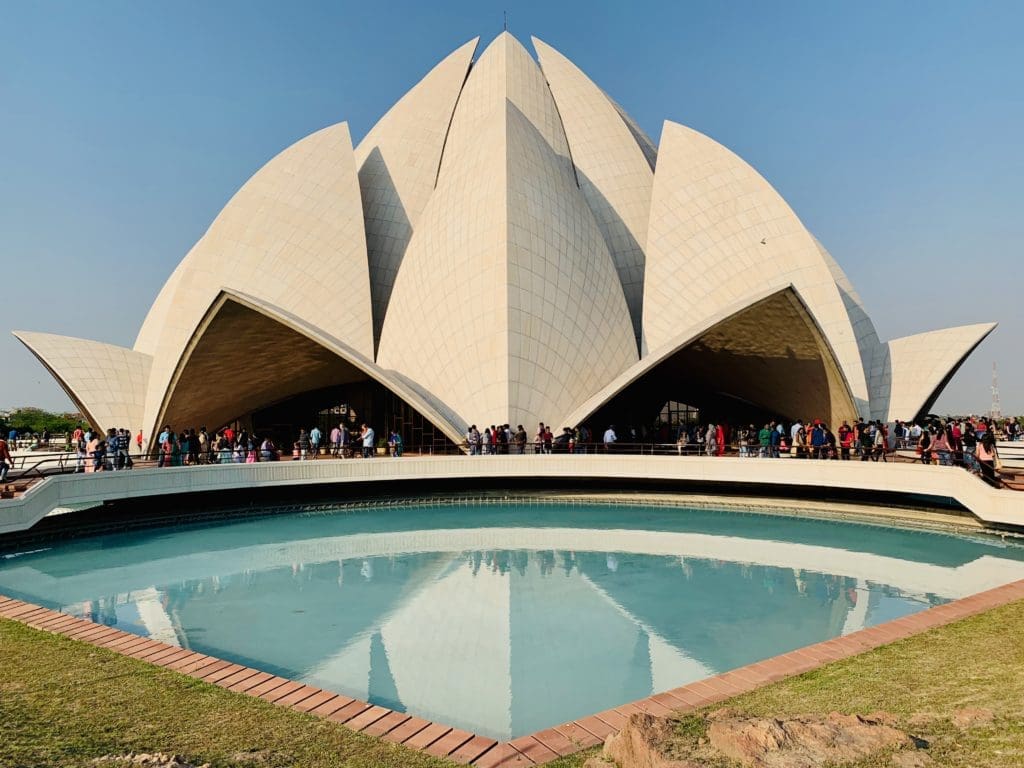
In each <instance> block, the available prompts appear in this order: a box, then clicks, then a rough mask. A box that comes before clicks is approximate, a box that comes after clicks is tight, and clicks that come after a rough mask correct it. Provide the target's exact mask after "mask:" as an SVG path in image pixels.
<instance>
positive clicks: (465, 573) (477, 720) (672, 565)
mask: <svg viewBox="0 0 1024 768" xmlns="http://www.w3.org/2000/svg"><path fill="white" fill-rule="evenodd" d="M891 594H893V595H895V596H897V597H900V593H899V591H898V590H892V591H891ZM132 597H133V595H123V596H120V597H116V598H111V599H107V600H100V601H96V602H94V603H93V605H95V606H96V610H97V611H98V612H99V613H101V614H103V613H106V614H109V613H111V612H112V610H113V605H114V604H115V603H118V602H121V603H127V602H128V601H130V600H131V599H132ZM884 599H886V593H885V592H883V591H881V590H878V589H877V588H875V589H869V588H868V585H867V584H866V583H864V582H862V581H858V580H857V579H856V578H853V577H849V576H835V575H828V574H822V573H818V572H812V571H806V570H801V569H795V570H794V569H791V568H780V567H775V566H765V565H752V564H749V563H736V562H730V561H726V560H723V559H715V560H708V559H701V558H695V557H689V556H687V557H680V556H669V555H645V554H637V553H624V552H593V551H580V552H577V551H561V550H559V551H556V550H544V551H528V550H513V551H509V550H473V551H468V552H455V553H451V552H432V553H418V554H407V555H387V556H379V557H355V558H351V559H342V560H331V561H327V562H320V563H299V562H296V563H292V564H289V565H281V566H278V567H275V568H272V569H269V570H265V571H255V570H252V569H249V570H244V571H240V572H239V573H237V574H234V575H231V576H224V577H219V578H216V579H215V578H212V577H211V578H208V579H194V580H188V581H185V582H182V583H179V584H177V585H173V586H169V587H167V588H166V590H165V591H164V592H163V593H162V600H161V604H162V606H163V610H164V612H165V615H166V617H167V618H166V623H167V624H169V625H170V626H173V627H174V632H175V634H176V637H177V640H178V642H180V643H181V644H182V645H186V646H188V647H191V648H195V649H197V650H201V651H203V652H207V653H211V654H213V655H216V656H221V657H226V658H230V659H234V660H237V661H241V662H245V663H249V664H252V665H254V666H260V667H262V668H264V669H268V670H269V671H273V672H277V673H279V674H282V675H285V676H288V677H294V678H297V679H302V680H305V681H307V682H310V683H313V684H317V685H321V686H324V687H327V688H329V689H332V690H339V691H341V692H344V693H347V694H349V695H354V696H358V697H360V698H364V699H367V698H368V699H371V700H373V701H374V702H377V703H380V704H381V705H383V706H387V707H390V708H393V709H401V710H408V711H412V712H415V713H417V714H420V715H423V716H426V717H433V718H435V719H438V720H441V721H443V722H448V723H451V724H453V725H456V726H460V727H464V728H467V729H470V730H473V731H476V732H480V731H483V732H489V733H492V734H493V735H497V736H503V737H509V736H511V735H513V734H518V733H522V732H529V731H531V730H535V729H539V728H543V727H546V726H548V725H551V724H552V723H553V722H561V721H564V720H565V719H567V718H569V717H576V716H582V715H585V714H588V713H590V712H592V711H594V710H595V704H594V702H595V701H599V702H604V703H603V704H602V706H614V705H616V704H620V703H624V702H626V701H631V700H633V699H638V698H642V697H644V696H647V695H649V694H650V693H652V692H654V691H658V690H666V689H669V688H673V687H675V686H678V685H681V684H684V683H686V682H690V681H693V680H697V679H700V678H703V677H707V676H709V675H712V674H715V673H717V672H721V671H724V670H727V669H731V668H733V667H736V666H740V665H743V664H746V663H750V662H751V661H754V660H757V659H759V658H765V657H768V656H772V655H775V654H777V653H783V652H785V651H788V650H792V649H793V648H797V647H801V646H803V645H807V644H809V643H813V642H817V641H820V640H825V639H828V638H830V637H834V636H836V635H839V634H841V633H843V632H844V631H852V630H854V629H858V628H860V627H861V626H864V625H865V624H867V623H871V618H870V616H871V604H872V601H874V602H876V603H877V602H879V601H880V600H884ZM901 599H902V598H901ZM304 606H316V609H315V610H314V609H312V608H308V607H304ZM239 627H244V628H245V630H244V632H239V631H238V630H239ZM752 638H757V642H756V645H753V646H752V644H751V639H752ZM467 696H468V697H470V699H469V700H472V701H474V702H475V704H474V706H473V708H472V711H465V710H462V711H460V710H459V709H458V708H457V706H456V705H457V702H459V701H460V700H463V699H464V697H467ZM496 728H497V730H496Z"/></svg>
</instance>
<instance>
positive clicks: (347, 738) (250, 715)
mask: <svg viewBox="0 0 1024 768" xmlns="http://www.w3.org/2000/svg"><path fill="white" fill-rule="evenodd" d="M729 706H731V707H734V708H737V709H740V710H742V711H745V712H749V713H751V714H758V715H795V714H813V713H827V712H830V711H833V710H837V711H840V712H847V713H860V714H867V713H869V712H873V711H876V710H886V711H889V712H892V713H894V714H896V715H897V716H898V717H899V718H900V720H901V723H902V724H903V726H904V727H905V728H907V730H909V731H910V732H911V733H913V734H914V735H915V736H920V737H922V738H925V739H926V740H928V741H929V743H930V744H931V746H930V748H929V750H928V754H929V755H930V756H931V757H932V759H933V760H934V761H935V762H934V764H935V765H937V766H964V767H965V768H966V767H967V766H991V767H992V768H1002V767H1003V766H1024V601H1020V602H1017V603H1013V604H1011V605H1008V606H1005V607H1003V608H999V609H996V610H994V611H990V612H988V613H986V614H983V615H980V616H975V617H972V618H969V619H966V620H964V621H961V622H958V623H956V624H952V625H949V626H946V627H941V628H939V629H935V630H932V631H930V632H926V633H924V634H922V635H918V636H917V637H913V638H910V639H908V640H903V641H900V642H898V643H894V644H893V645H889V646H886V647H884V648H879V649H876V650H874V651H870V652H868V653H865V654H863V655H861V656H857V657H854V658H852V659H848V660H846V661H841V662H836V663H834V664H830V665H828V666H826V667H822V668H821V669H819V670H816V671H814V672H810V673H807V674H804V675H801V676H799V677H796V678H792V679H789V680H785V681H783V682H781V683H776V684H775V685H771V686H768V687H766V688H762V689H760V690H758V691H755V692H753V693H750V694H747V695H745V696H741V697H739V698H737V699H734V700H732V701H731V702H729ZM963 707H985V708H988V709H991V710H993V711H994V712H995V714H996V719H995V722H994V723H993V724H992V725H990V726H985V727H981V728H975V729H970V730H966V731H963V730H960V729H957V728H955V727H954V726H953V725H952V723H951V722H950V719H949V718H950V715H951V714H952V712H953V711H954V710H956V709H959V708H963ZM915 715H916V716H917V717H916V718H914V716H915ZM911 722H913V723H914V725H911ZM687 723H689V724H690V725H691V726H692V720H687V721H686V722H684V723H683V724H681V725H680V733H681V734H684V732H686V730H687V728H686V725H687ZM0 729H2V730H0V766H51V765H54V766H79V765H87V764H88V763H89V762H90V761H91V760H92V759H94V758H96V757H99V756H102V755H107V754H121V753H124V752H128V751H131V750H134V751H144V752H157V751H159V752H169V753H177V754H180V755H183V756H184V757H186V758H188V759H190V760H191V761H192V762H195V763H202V762H209V763H211V764H212V765H213V766H253V765H258V766H295V767H296V768H299V767H301V766H325V767H326V766H409V767H410V768H415V767H416V766H440V765H450V764H449V763H446V762H444V761H440V760H435V759H433V758H429V757H426V756H423V755H420V754H417V753H414V752H411V751H409V750H406V749H403V748H401V747H397V746H394V745H391V744H388V743H386V742H383V741H380V740H378V739H374V738H371V737H366V736H361V735H359V734H356V733H352V732H351V731H348V730H346V729H345V728H344V727H343V726H339V725H336V724H333V723H328V722H325V721H323V720H320V719H318V718H315V717H313V716H310V715H303V714H300V713H296V712H291V711H289V710H286V709H283V708H280V707H275V706H273V705H270V704H266V703H264V702H262V701H259V700H257V699H253V698H251V697H248V696H244V695H241V694H234V693H230V692H228V691H225V690H223V689H221V688H218V687H216V686H213V685H207V684H205V683H201V682H199V681H196V680H193V679H191V678H188V677H185V676H184V675H179V674H176V673H174V672H170V671H168V670H163V669H158V668H156V667H152V666H150V665H148V664H145V663H144V662H140V661H137V660H135V659H129V658H125V657H122V656H118V655H117V654H115V653H113V652H110V651H106V650H103V649H99V648H93V647H92V646H90V645H87V644H85V643H79V642H76V641H73V640H68V639H66V638H62V637H58V636H55V635H51V634H48V633H45V632H41V631H37V630H33V629H30V628H28V627H25V626H23V625H21V624H18V623H17V622H13V621H8V620H3V619H0ZM689 730H690V731H691V732H692V730H693V729H692V727H691V728H690V729H689ZM681 738H684V736H683V735H681ZM247 752H255V753H258V755H257V758H258V759H253V758H251V757H247V756H246V755H244V754H240V753H247ZM594 753H595V750H591V751H590V752H587V753H583V754H581V755H576V756H573V757H570V758H565V759H563V760H559V761H557V762H555V763H552V764H551V765H552V766H553V768H570V766H571V767H578V766H582V765H583V763H584V762H585V760H586V758H587V757H589V756H590V755H592V754H594ZM876 765H877V766H883V765H884V766H889V767H890V768H891V765H892V763H891V762H889V758H888V757H884V758H879V759H878V760H876V761H874V762H872V761H868V762H865V763H862V764H861V766H862V767H863V768H867V767H868V766H871V767H872V768H873V767H874V766H876Z"/></svg>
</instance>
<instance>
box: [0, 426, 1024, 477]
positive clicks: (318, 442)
mask: <svg viewBox="0 0 1024 768" xmlns="http://www.w3.org/2000/svg"><path fill="white" fill-rule="evenodd" d="M531 432H532V434H531V433H529V432H527V430H526V428H525V427H524V426H523V425H522V424H519V425H517V426H516V428H515V429H513V428H512V427H511V426H510V425H509V424H498V425H496V424H492V425H490V426H486V427H484V429H483V430H482V431H481V430H480V429H479V428H478V427H477V426H476V425H475V424H473V425H471V426H470V427H469V429H467V431H466V434H465V444H464V445H463V446H461V447H462V448H463V449H464V450H465V451H466V452H467V453H468V454H469V455H471V456H484V455H505V454H520V455H521V454H526V453H537V454H551V453H591V452H604V453H629V452H634V451H636V452H643V451H644V450H645V449H650V450H651V451H652V452H660V453H669V452H672V449H673V447H674V452H675V453H676V454H678V455H705V456H725V455H727V454H728V455H738V456H739V457H741V458H782V457H787V458H796V459H817V460H837V461H850V460H859V461H875V462H877V461H883V462H884V461H888V460H889V459H890V458H891V457H892V455H893V453H894V452H896V451H902V452H904V457H905V458H906V457H907V454H909V453H910V452H913V454H914V455H915V458H916V460H918V461H920V462H922V463H924V464H936V465H942V466H959V467H963V468H965V469H967V470H969V471H971V472H974V473H976V474H979V475H980V476H981V477H982V478H983V479H984V480H985V481H986V482H989V483H992V484H997V480H996V470H997V469H998V466H997V465H998V461H999V459H998V453H997V449H996V441H997V440H1000V441H1003V440H1010V441H1013V440H1021V441H1024V425H1022V424H1021V423H1020V422H1018V420H1017V419H1016V418H1011V419H1007V420H1005V421H997V420H993V419H989V418H985V417H950V418H946V419H938V418H930V419H928V420H925V421H923V422H921V423H919V422H917V421H910V422H903V421H896V422H894V423H886V422H882V421H877V420H876V421H866V420H864V419H857V420H855V421H854V422H853V423H852V424H851V423H849V422H848V421H843V423H842V424H841V425H840V426H839V427H838V428H836V429H834V430H833V429H832V428H830V426H829V425H828V424H826V423H825V422H824V421H823V420H821V419H808V420H806V421H805V420H802V419H797V420H796V421H795V422H793V423H791V424H784V423H782V422H778V421H768V422H766V423H764V424H763V425H762V426H761V427H760V428H758V427H756V426H755V425H754V424H747V425H744V426H739V427H732V426H730V425H729V424H728V423H725V422H720V423H717V424H715V423H707V424H697V423H691V424H683V425H677V426H670V425H667V424H661V425H659V426H658V427H656V428H655V429H654V430H651V431H648V430H644V429H641V430H637V429H636V428H634V427H630V428H627V429H626V430H624V439H620V437H619V434H618V431H617V430H616V427H615V425H614V424H611V425H609V426H608V427H607V428H606V429H605V430H604V431H603V433H600V434H599V435H595V433H593V432H592V431H591V429H590V428H589V427H588V426H586V425H580V426H577V427H562V428H561V429H555V428H552V426H551V425H548V424H544V423H540V424H538V426H537V429H536V430H535V431H534V430H531ZM673 438H674V442H672V441H673ZM70 443H71V448H72V450H73V451H74V452H75V454H76V470H77V471H80V472H100V471H119V470H125V469H131V468H132V466H133V465H134V463H135V460H136V459H134V458H133V453H134V456H135V457H136V458H138V457H140V456H145V457H149V458H151V459H155V460H156V464H157V466H158V467H179V466H190V465H201V464H232V463H235V464H243V463H248V464H252V463H256V462H265V461H279V460H281V459H282V458H291V459H295V460H299V461H306V460H315V459H318V458H320V457H327V456H330V457H333V458H356V457H362V458H369V457H372V456H375V455H377V454H378V452H381V453H384V452H386V453H387V454H388V455H390V456H392V457H395V458H398V457H401V456H402V455H403V453H404V450H405V445H404V442H403V439H402V435H401V434H400V433H399V432H398V431H396V430H392V431H390V432H389V434H388V437H387V439H386V441H385V440H381V441H380V442H379V443H378V442H377V437H376V432H375V430H374V429H373V427H371V426H369V425H367V424H365V423H364V424H361V425H360V427H359V428H358V429H355V428H349V427H348V426H346V425H345V424H344V423H339V424H338V425H336V426H334V427H333V428H332V429H331V430H330V432H329V434H327V435H324V433H323V432H322V431H321V430H320V428H319V427H317V426H314V427H312V428H311V429H309V430H306V429H301V430H300V431H299V434H298V437H297V439H296V440H294V442H293V443H292V445H291V451H290V456H289V455H288V451H287V448H282V447H279V446H278V445H277V444H276V443H275V442H274V440H273V439H272V438H271V437H270V436H269V435H262V436H260V435H257V434H255V433H252V432H249V431H247V430H246V429H235V428H232V427H225V428H224V429H221V430H217V431H214V432H212V433H211V432H210V431H208V430H207V429H206V427H201V428H199V429H198V430H196V429H194V428H187V429H184V430H182V431H180V432H176V431H174V430H173V429H171V427H170V426H165V427H164V428H163V429H162V430H161V431H160V434H159V435H158V436H157V438H156V441H155V444H154V445H152V446H150V450H149V451H148V452H147V451H146V450H145V441H144V439H143V435H142V433H141V432H139V433H138V434H137V435H136V436H135V437H134V438H133V437H132V434H131V432H129V431H128V430H127V429H109V430H107V432H105V433H102V432H99V431H95V430H92V429H91V428H79V429H76V430H75V431H74V433H73V434H72V435H71V437H70ZM133 445H134V451H133ZM12 464H13V460H12V459H11V452H10V448H9V445H8V442H6V441H4V440H3V439H2V438H0V482H3V481H4V480H5V479H6V476H7V472H8V470H9V468H10V467H11V465H12Z"/></svg>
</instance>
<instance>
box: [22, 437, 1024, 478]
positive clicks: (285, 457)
mask: <svg viewBox="0 0 1024 768" xmlns="http://www.w3.org/2000/svg"><path fill="white" fill-rule="evenodd" d="M520 447H521V448H522V450H521V451H520ZM1014 447H1015V446H1014ZM501 448H506V449H507V450H500V449H501ZM322 450H326V453H325V454H322V455H319V456H316V457H313V456H307V458H306V460H309V461H325V460H331V459H335V460H341V459H340V458H339V457H338V456H337V455H335V454H332V448H331V447H328V448H326V449H322ZM379 450H380V449H379V447H378V448H377V449H375V450H373V452H372V453H371V456H372V457H390V451H389V449H387V448H385V449H384V451H383V453H380V452H378V451H379ZM810 451H813V449H808V453H809V452H810ZM841 451H842V446H837V447H836V449H835V453H836V455H832V454H831V453H830V454H829V455H828V456H827V457H813V458H812V455H803V456H801V458H804V459H807V460H811V461H816V460H822V461H823V460H839V458H840V455H839V454H840V453H841ZM218 453H219V452H218V451H217V450H216V449H215V450H214V451H207V452H206V453H205V454H203V455H202V456H201V457H200V460H199V461H198V462H194V463H192V462H189V461H188V458H187V456H185V455H182V456H180V457H179V461H178V463H177V464H174V466H204V465H205V466H212V465H218V464H229V463H231V464H233V463H245V462H244V461H243V462H239V461H238V460H237V459H236V458H235V454H234V453H233V454H232V461H230V462H224V461H220V460H219V459H218V457H217V454H218ZM548 453H552V454H568V453H573V454H574V455H623V456H626V455H641V456H677V457H680V458H687V457H695V456H708V455H709V454H708V453H707V451H706V450H705V447H704V446H703V445H702V444H699V443H686V444H680V443H655V442H635V443H634V442H615V443H612V444H610V445H605V444H604V443H599V442H589V443H580V444H573V446H572V450H571V451H570V450H569V447H568V446H565V445H562V444H557V443H555V444H552V446H551V449H550V450H547V449H546V448H545V447H544V445H543V444H538V443H536V442H535V441H531V442H527V443H526V444H525V445H522V446H520V445H519V444H516V443H512V444H509V445H507V446H501V445H499V451H498V452H496V453H492V452H491V451H490V450H488V451H487V452H481V453H480V454H478V455H479V456H480V457H481V458H483V457H486V456H516V455H544V454H548ZM1022 453H1024V446H1022ZM849 454H850V460H864V456H863V452H862V450H861V448H860V446H858V445H852V446H851V447H850V451H849ZM402 455H404V456H466V455H477V454H472V453H471V452H470V448H469V445H468V443H466V442H462V443H460V444H448V445H446V446H437V445H433V444H427V445H422V446H405V447H404V449H403V452H402ZM715 455H726V456H730V457H734V458H737V457H738V458H751V459H754V458H796V457H794V456H793V454H792V453H791V451H789V450H787V451H778V452H777V453H775V452H773V450H772V448H771V447H767V448H764V447H762V446H761V445H760V443H759V442H754V443H750V444H740V443H729V444H727V445H726V446H725V447H724V450H723V451H722V453H721V454H718V453H717V452H716V454H715ZM278 456H279V458H278V459H277V460H279V461H295V460H302V457H301V456H300V455H291V454H289V453H287V452H284V451H281V450H279V451H278ZM129 457H130V459H131V462H130V465H131V466H126V467H123V468H120V469H117V468H116V464H117V460H118V456H117V455H116V454H112V455H107V456H105V457H104V459H103V466H102V469H99V470H97V471H130V470H131V469H132V468H143V467H145V468H156V467H159V466H160V465H161V464H163V465H164V466H172V463H171V461H170V459H169V457H168V456H166V455H164V461H163V462H161V460H160V459H161V452H159V451H157V452H151V451H150V452H139V451H134V452H131V453H129ZM361 457H362V449H361V447H360V446H358V445H352V444H349V445H347V446H345V456H344V460H355V459H357V458H361ZM868 457H869V458H870V457H874V458H875V460H885V461H888V460H893V461H901V462H919V461H921V457H920V456H919V455H917V454H916V453H915V452H914V449H913V448H888V447H887V448H885V449H884V450H883V451H882V452H878V453H876V452H875V451H874V450H872V451H871V452H870V453H869V454H868ZM1013 458H1016V457H1013ZM13 460H14V461H13V464H14V466H13V467H12V468H11V470H10V472H9V474H8V478H7V483H8V484H13V485H17V484H19V483H22V484H24V483H25V481H29V484H31V483H34V482H35V481H37V480H40V479H42V478H44V477H47V476H49V475H59V474H72V473H77V472H87V471H88V470H87V469H86V466H87V465H91V464H94V463H95V459H94V458H93V457H90V456H80V455H79V454H78V453H77V452H74V451H71V452H68V451H63V452H57V453H48V454H42V455H40V454H38V453H36V454H18V455H16V456H13ZM264 460H265V459H264V458H263V454H262V451H260V450H257V451H256V461H257V462H258V463H262V462H263V461H264ZM954 466H956V465H954ZM1002 475H1003V476H1004V482H1003V487H1006V488H1013V489H1014V490H1024V484H1021V483H1017V482H1015V481H1014V480H1013V478H1014V477H1015V475H1016V473H1014V472H1013V470H1008V471H1004V472H1003V473H1002ZM1007 480H1009V482H1006V481H1007Z"/></svg>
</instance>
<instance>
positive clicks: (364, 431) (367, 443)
mask: <svg viewBox="0 0 1024 768" xmlns="http://www.w3.org/2000/svg"><path fill="white" fill-rule="evenodd" d="M359 436H360V438H361V439H362V441H363V458H364V459H369V458H370V457H371V456H373V451H374V448H375V446H374V444H373V441H374V438H375V437H376V435H375V434H374V432H373V427H368V426H367V425H366V424H363V425H362V428H361V430H360V432H359Z"/></svg>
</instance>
